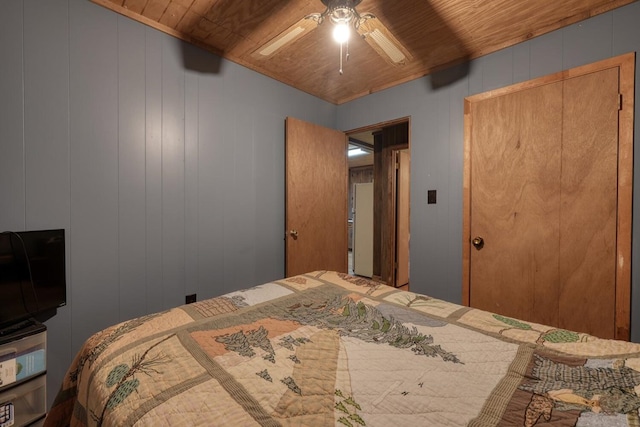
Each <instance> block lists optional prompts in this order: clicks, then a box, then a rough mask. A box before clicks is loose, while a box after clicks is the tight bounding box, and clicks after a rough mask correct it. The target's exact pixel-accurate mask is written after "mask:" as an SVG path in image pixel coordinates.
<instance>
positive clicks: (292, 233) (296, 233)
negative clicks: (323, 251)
mask: <svg viewBox="0 0 640 427" xmlns="http://www.w3.org/2000/svg"><path fill="white" fill-rule="evenodd" d="M289 234H290V235H291V237H293V238H294V239H297V238H298V231H297V230H291V231H289Z"/></svg>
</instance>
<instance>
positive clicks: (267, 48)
mask: <svg viewBox="0 0 640 427" xmlns="http://www.w3.org/2000/svg"><path fill="white" fill-rule="evenodd" d="M319 16H320V14H316V13H313V14H311V15H307V16H305V17H304V18H302V19H301V20H299V21H298V22H296V23H295V24H293V25H292V26H290V27H289V28H287V29H286V30H284V31H283V32H281V33H280V34H278V35H277V36H275V37H274V38H272V39H271V40H269V41H268V42H266V43H265V44H263V45H262V46H260V47H259V48H257V49H256V50H254V51H253V52H252V53H251V56H253V57H254V58H258V59H267V58H270V57H271V56H272V55H274V54H275V53H276V52H278V51H279V50H280V49H282V48H283V47H284V46H286V45H288V44H290V43H293V42H294V41H296V40H298V39H299V38H300V37H302V36H304V35H305V34H307V33H308V32H309V31H311V30H313V29H314V28H316V27H317V26H318V21H317V19H318V18H319Z"/></svg>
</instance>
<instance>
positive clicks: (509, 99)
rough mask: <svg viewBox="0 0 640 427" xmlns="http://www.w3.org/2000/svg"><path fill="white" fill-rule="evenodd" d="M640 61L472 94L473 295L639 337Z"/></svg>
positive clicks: (469, 260)
mask: <svg viewBox="0 0 640 427" xmlns="http://www.w3.org/2000/svg"><path fill="white" fill-rule="evenodd" d="M634 63H635V58H634V57H633V55H624V56H622V57H618V58H612V59H611V60H607V61H602V62H601V63H598V64H594V65H591V66H585V67H580V68H577V69H574V70H569V71H566V72H563V73H559V74H557V75H553V76H548V77H545V78H541V79H538V80H536V81H533V82H526V83H524V84H520V85H516V86H514V87H512V88H505V89H504V90H499V91H493V92H492V93H488V94H481V95H477V96H475V97H471V98H468V99H467V100H466V105H465V188H464V224H463V233H464V236H465V241H464V247H463V279H464V282H463V300H464V301H463V302H465V303H467V304H469V305H471V306H473V307H478V308H481V309H485V310H488V311H492V312H496V313H499V314H503V315H505V316H509V317H515V318H519V319H523V320H527V321H532V322H537V323H543V324H547V325H551V326H556V327H559V328H564V329H570V330H576V331H581V332H587V333H590V334H593V335H596V336H600V337H604V338H614V337H615V338H619V339H628V337H629V322H630V319H629V311H630V300H629V291H630V268H629V265H628V264H629V263H628V261H627V260H629V259H630V258H629V256H630V239H631V188H630V186H631V178H630V177H631V170H632V152H633V151H632V141H633V138H632V135H633V75H634ZM630 82H631V83H630ZM621 95H622V96H621ZM621 100H622V102H621Z"/></svg>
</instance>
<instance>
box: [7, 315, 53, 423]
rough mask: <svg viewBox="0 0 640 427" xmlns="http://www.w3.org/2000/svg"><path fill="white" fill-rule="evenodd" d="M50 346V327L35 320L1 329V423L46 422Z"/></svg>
mask: <svg viewBox="0 0 640 427" xmlns="http://www.w3.org/2000/svg"><path fill="white" fill-rule="evenodd" d="M46 346H47V328H46V327H45V326H44V325H43V324H41V323H39V322H38V321H36V320H35V319H29V320H28V321H25V322H20V323H18V324H14V325H10V326H9V327H5V328H3V329H1V330H0V426H3V425H11V426H12V427H20V426H27V425H34V424H36V425H37V423H41V422H42V421H43V419H44V416H45V414H46V385H47V375H46V372H47V371H46V351H47V350H46Z"/></svg>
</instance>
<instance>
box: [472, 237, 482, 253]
mask: <svg viewBox="0 0 640 427" xmlns="http://www.w3.org/2000/svg"><path fill="white" fill-rule="evenodd" d="M471 244H473V247H474V248H476V249H477V250H480V249H482V247H483V246H484V239H483V238H482V237H480V236H478V237H474V238H473V240H472V241H471Z"/></svg>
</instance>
